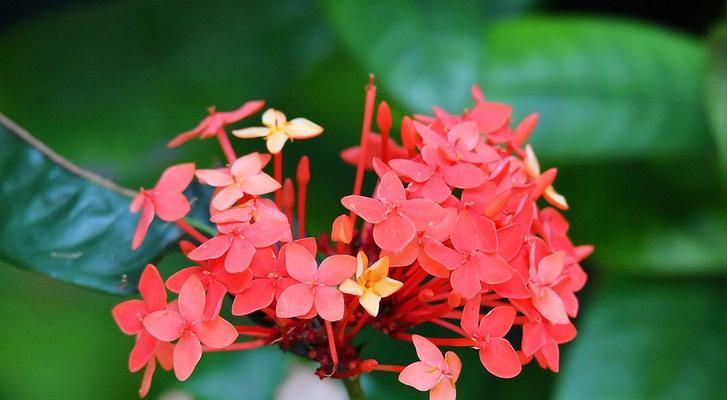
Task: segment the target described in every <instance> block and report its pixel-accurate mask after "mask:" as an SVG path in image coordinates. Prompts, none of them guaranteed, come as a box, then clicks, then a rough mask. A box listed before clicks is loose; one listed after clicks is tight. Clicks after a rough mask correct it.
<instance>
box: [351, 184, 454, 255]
mask: <svg viewBox="0 0 727 400" xmlns="http://www.w3.org/2000/svg"><path fill="white" fill-rule="evenodd" d="M406 197H407V196H406V191H405V190H404V185H403V184H402V183H401V180H399V177H398V176H396V173H395V172H394V171H389V172H387V173H385V174H384V176H382V177H381V182H380V183H379V187H378V188H376V193H375V194H374V198H373V199H372V198H369V197H364V196H357V195H351V196H346V197H344V198H342V199H341V204H343V206H344V207H346V208H348V209H349V210H351V211H353V212H354V213H355V214H357V215H358V216H360V217H361V218H363V219H364V220H366V222H370V223H372V224H375V226H374V241H375V242H376V244H377V245H378V246H379V247H380V248H381V249H383V250H386V251H390V252H393V253H398V252H400V251H402V250H403V249H404V247H406V245H407V244H409V243H410V242H411V241H412V239H414V236H415V235H416V232H417V231H423V230H426V229H427V228H429V227H430V226H432V225H434V224H436V223H438V222H439V221H440V220H441V219H442V217H443V216H444V210H443V209H442V207H440V206H439V205H438V204H437V203H435V202H433V201H431V200H426V199H407V198H406Z"/></svg>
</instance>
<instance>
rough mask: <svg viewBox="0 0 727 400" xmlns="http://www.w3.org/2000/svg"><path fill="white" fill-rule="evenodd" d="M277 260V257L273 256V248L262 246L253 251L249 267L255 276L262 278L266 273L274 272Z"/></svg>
mask: <svg viewBox="0 0 727 400" xmlns="http://www.w3.org/2000/svg"><path fill="white" fill-rule="evenodd" d="M277 262H278V259H277V257H276V256H275V250H273V248H272V247H263V248H261V249H257V250H256V251H255V255H254V256H253V257H252V260H251V261H250V267H249V268H250V270H251V271H252V273H253V275H254V276H255V277H257V278H264V277H266V276H267V275H268V274H271V273H273V272H275V265H276V264H277Z"/></svg>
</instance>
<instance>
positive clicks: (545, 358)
mask: <svg viewBox="0 0 727 400" xmlns="http://www.w3.org/2000/svg"><path fill="white" fill-rule="evenodd" d="M512 303H513V304H514V305H515V306H516V307H518V308H520V309H521V310H522V311H524V314H525V315H526V316H527V317H528V322H526V323H524V324H523V338H522V351H523V354H524V355H525V356H526V357H532V356H535V357H536V358H537V360H538V363H539V364H541V365H543V367H544V368H549V369H550V370H551V371H553V372H558V369H559V359H560V351H559V349H558V345H559V344H562V343H567V342H570V341H571V340H573V338H575V337H576V328H575V327H574V326H573V324H572V323H570V322H568V323H567V324H562V325H555V324H552V323H550V322H549V321H547V320H544V319H543V318H542V317H541V315H540V313H539V312H538V311H537V310H535V309H534V308H533V306H532V305H531V304H529V303H528V302H526V301H523V300H513V302H512Z"/></svg>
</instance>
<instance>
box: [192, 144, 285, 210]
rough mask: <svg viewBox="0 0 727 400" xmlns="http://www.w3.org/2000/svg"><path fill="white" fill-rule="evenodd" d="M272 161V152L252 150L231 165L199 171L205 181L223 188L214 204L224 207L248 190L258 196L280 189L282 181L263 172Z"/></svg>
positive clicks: (215, 197)
mask: <svg viewBox="0 0 727 400" xmlns="http://www.w3.org/2000/svg"><path fill="white" fill-rule="evenodd" d="M269 161H270V155H260V153H250V154H248V155H245V156H242V157H240V158H238V159H237V160H236V161H235V162H234V163H232V166H231V167H230V168H229V169H228V168H220V169H200V170H198V171H197V172H196V175H197V178H199V180H200V181H201V182H202V183H205V184H207V185H211V186H215V187H221V188H222V190H220V191H219V192H218V193H217V194H215V196H214V198H213V199H212V206H213V207H214V208H216V209H217V210H220V211H221V210H226V209H228V208H230V207H232V205H233V204H235V202H236V201H238V200H240V199H241V198H242V197H243V196H245V194H250V195H254V196H257V195H261V194H266V193H271V192H274V191H276V190H278V189H280V183H278V182H277V181H276V180H275V179H273V178H272V177H271V176H270V175H268V174H266V173H264V172H262V169H263V167H264V166H265V164H267V163H268V162H269Z"/></svg>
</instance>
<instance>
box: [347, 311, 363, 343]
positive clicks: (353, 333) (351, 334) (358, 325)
mask: <svg viewBox="0 0 727 400" xmlns="http://www.w3.org/2000/svg"><path fill="white" fill-rule="evenodd" d="M368 319H369V313H366V312H365V313H363V315H361V318H359V320H358V321H356V325H354V326H353V328H351V330H350V331H348V335H346V338H352V337H354V336H356V334H357V333H358V331H360V330H361V328H363V326H364V324H365V323H366V321H368Z"/></svg>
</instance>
